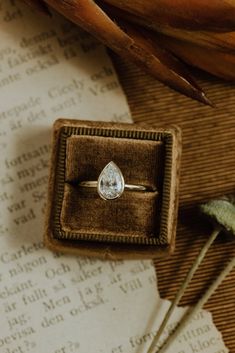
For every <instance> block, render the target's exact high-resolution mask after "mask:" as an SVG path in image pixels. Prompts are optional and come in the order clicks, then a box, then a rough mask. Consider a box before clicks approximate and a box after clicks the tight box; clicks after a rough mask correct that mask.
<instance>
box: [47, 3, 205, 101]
mask: <svg viewBox="0 0 235 353" xmlns="http://www.w3.org/2000/svg"><path fill="white" fill-rule="evenodd" d="M45 1H46V3H47V4H48V5H50V6H51V7H53V8H54V9H55V10H57V11H58V12H60V13H62V14H63V15H64V16H66V17H67V18H68V19H69V20H71V21H72V22H74V23H76V24H78V25H80V26H81V27H82V28H84V29H85V30H87V31H89V32H90V33H91V34H92V35H94V36H95V37H96V38H98V39H99V40H100V41H102V42H103V43H104V44H105V45H107V46H109V47H110V48H111V49H113V50H114V51H115V52H117V53H118V54H119V55H121V56H123V57H124V58H126V59H129V60H130V61H132V62H134V63H135V64H137V65H138V66H140V67H141V68H142V69H144V70H145V71H147V72H148V73H150V74H152V75H153V76H154V77H156V78H157V79H158V80H160V81H161V82H164V83H166V84H167V85H168V86H170V87H172V88H174V89H176V90H178V91H179V92H181V93H183V94H185V95H187V96H189V97H191V98H194V99H197V100H198V101H200V102H203V103H204V104H211V103H210V101H209V100H208V99H207V97H206V96H205V94H204V92H203V91H202V90H201V89H200V88H199V87H198V86H197V84H196V83H195V81H194V80H193V78H192V77H191V76H190V74H189V73H188V72H187V70H186V69H185V68H184V67H183V65H181V64H180V63H179V62H178V61H177V60H176V59H175V58H174V57H173V56H172V55H170V54H169V53H167V51H166V50H162V49H161V48H160V47H158V46H157V45H156V44H154V42H153V41H151V39H150V38H149V39H148V38H147V35H144V34H143V33H144V32H143V31H142V32H141V31H140V32H139V30H136V29H134V27H132V26H131V25H127V24H126V25H125V30H126V32H127V33H125V32H124V31H123V30H122V29H121V28H120V27H119V26H118V25H117V24H116V23H114V22H113V21H112V20H111V19H110V18H109V17H108V16H107V15H106V13H105V12H104V11H103V10H102V9H101V8H100V7H99V6H98V5H97V4H95V3H94V2H93V1H91V0H80V1H79V2H78V1H75V0H67V1H65V0H61V1H56V0H45Z"/></svg>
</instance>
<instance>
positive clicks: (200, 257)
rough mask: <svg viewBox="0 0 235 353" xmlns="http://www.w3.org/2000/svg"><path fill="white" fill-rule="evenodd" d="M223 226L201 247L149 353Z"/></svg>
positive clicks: (149, 351) (149, 350) (149, 352)
mask: <svg viewBox="0 0 235 353" xmlns="http://www.w3.org/2000/svg"><path fill="white" fill-rule="evenodd" d="M220 231H221V228H219V227H218V228H216V229H215V230H214V231H213V232H212V233H211V235H210V237H209V239H208V240H207V242H206V244H205V245H204V246H203V248H202V249H201V251H200V253H199V255H198V256H197V258H196V260H195V261H194V263H193V265H192V267H191V268H190V270H189V272H188V274H187V276H186V277H185V279H184V281H183V283H182V285H181V287H180V289H179V290H178V292H177V293H176V296H175V298H174V300H173V302H172V303H171V306H170V308H169V309H168V311H167V313H166V315H165V317H164V319H163V322H162V324H161V326H160V328H159V330H158V332H157V335H156V336H155V337H154V340H153V341H152V343H151V346H150V347H149V349H148V352H147V353H151V352H152V351H153V349H154V347H155V346H156V345H157V343H158V341H159V338H160V336H161V335H162V333H163V331H164V329H165V327H166V325H167V324H168V322H169V320H170V318H171V315H172V313H173V311H174V309H175V308H176V306H177V305H178V304H179V302H180V299H181V298H182V296H183V295H184V293H185V290H186V288H187V287H188V285H189V283H190V282H191V280H192V278H193V276H194V273H195V272H196V271H197V269H198V267H199V266H200V264H201V262H202V261H203V259H204V257H205V255H206V253H207V251H208V250H209V248H210V246H211V244H212V243H213V242H214V240H215V239H216V237H217V236H218V234H219V233H220Z"/></svg>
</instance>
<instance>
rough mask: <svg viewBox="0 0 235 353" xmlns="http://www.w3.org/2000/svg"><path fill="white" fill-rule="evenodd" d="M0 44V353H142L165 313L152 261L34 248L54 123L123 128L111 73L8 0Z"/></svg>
mask: <svg viewBox="0 0 235 353" xmlns="http://www.w3.org/2000/svg"><path fill="white" fill-rule="evenodd" d="M0 36H1V41H0V104H1V105H0V151H1V154H0V163H1V168H0V317H1V320H0V352H1V353H26V352H35V353H41V352H46V353H47V352H48V353H49V352H50V353H71V352H82V353H84V352H86V353H122V352H125V353H126V352H136V353H137V352H140V350H141V351H142V350H143V349H146V347H147V346H148V345H149V344H150V340H151V339H152V336H153V332H154V330H155V329H156V323H155V320H156V318H158V324H159V319H160V318H161V317H162V312H163V311H164V310H166V306H167V302H166V301H163V300H161V299H160V297H159V294H158V291H157V283H156V274H155V270H154V267H153V265H152V262H151V261H115V262H112V261H101V260H97V259H93V258H86V257H75V256H68V255H63V254H59V253H52V252H50V251H49V250H47V249H45V248H44V246H43V243H42V235H43V223H44V212H45V204H46V196H47V181H48V161H49V156H50V149H51V146H50V141H51V130H52V124H53V122H54V120H55V119H57V118H59V117H68V118H72V117H73V118H79V119H92V120H103V121H109V120H112V121H120V122H125V121H126V122H130V121H131V118H130V112H129V108H128V105H127V101H126V98H125V96H124V94H123V92H122V89H121V87H120V85H119V82H118V79H117V76H116V74H115V71H114V68H113V66H112V64H111V62H110V60H109V58H108V56H107V54H106V51H105V49H104V48H103V46H101V45H100V44H99V43H98V42H97V41H95V40H94V39H93V38H91V37H90V36H89V35H88V34H86V33H84V32H83V31H81V30H79V29H77V28H76V27H75V26H73V25H71V24H70V23H68V22H67V21H65V20H64V19H62V18H61V17H60V16H57V15H54V16H53V18H50V17H46V16H43V15H41V14H39V13H34V12H31V10H29V9H28V8H27V7H26V6H25V5H24V4H22V3H20V2H16V1H14V0H11V1H10V0H6V1H0ZM94 157H95V156H94ZM154 323H155V324H154ZM154 325H155V326H154ZM211 325H212V324H211ZM213 332H214V331H213ZM192 337H193V336H192ZM198 339H199V338H198ZM203 339H204V338H203ZM188 340H189V339H188ZM186 341H187V339H183V340H182V342H183V344H184V342H186ZM182 342H181V346H182ZM200 342H202V341H200ZM200 347H201V346H200ZM178 351H179V353H183V352H184V351H183V349H181V348H180V350H178ZM178 351H175V352H178ZM186 351H187V350H186ZM191 351H192V353H194V352H195V353H196V352H199V351H200V352H201V351H202V350H196V348H195V350H191ZM189 352H190V351H189V350H188V351H187V353H189ZM203 352H204V351H203ZM205 352H214V353H215V352H217V353H218V351H215V350H213V349H211V350H207V351H205ZM220 352H221V353H222V352H225V351H222V350H220Z"/></svg>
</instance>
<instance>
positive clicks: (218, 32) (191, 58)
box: [25, 0, 235, 104]
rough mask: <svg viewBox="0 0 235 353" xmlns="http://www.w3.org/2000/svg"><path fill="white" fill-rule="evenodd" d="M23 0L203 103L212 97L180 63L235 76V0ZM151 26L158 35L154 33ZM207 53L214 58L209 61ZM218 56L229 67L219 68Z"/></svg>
mask: <svg viewBox="0 0 235 353" xmlns="http://www.w3.org/2000/svg"><path fill="white" fill-rule="evenodd" d="M25 1H26V2H27V3H28V4H31V5H32V6H34V7H36V8H39V9H40V10H41V11H42V10H43V11H44V12H45V11H46V12H47V13H48V12H49V10H48V8H50V7H51V8H53V9H55V10H56V11H58V12H59V13H61V14H62V15H64V16H65V17H66V18H67V19H69V20H70V21H72V22H73V23H75V24H77V25H79V26H81V27H82V28H83V29H85V30H87V31H88V32H90V33H91V34H92V35H93V36H95V37H96V38H97V39H99V40H100V41H102V42H103V43H104V44H105V45H107V46H108V47H110V48H111V49H113V50H114V51H115V52H116V53H118V54H119V55H121V56H123V57H124V58H125V59H128V60H130V61H132V62H134V63H135V64H137V65H138V66H140V67H141V68H142V69H143V70H145V71H146V72H148V73H150V74H151V75H153V76H154V77H155V78H157V79H158V80H159V81H161V82H163V83H165V84H166V85H168V86H169V87H171V88H173V89H175V90H177V91H179V92H181V93H183V94H185V95H186V96H189V97H191V98H194V99H196V100H198V101H200V102H203V103H204V104H210V101H209V99H208V98H207V97H206V95H205V93H204V92H203V91H202V89H201V88H200V87H199V86H198V85H197V84H196V82H195V80H194V78H193V77H192V75H191V74H190V72H189V70H188V69H187V67H186V66H185V64H184V63H183V61H184V62H186V63H189V64H190V65H194V66H197V67H199V68H203V69H204V70H206V71H208V72H210V73H213V74H215V75H217V76H220V77H223V78H226V79H234V78H235V67H234V57H233V55H235V54H233V51H234V53H235V0H226V1H225V0H220V1H219V0H217V1H213V2H205V1H202V0H192V1H188V0H151V1H150V0H133V1H124V0H97V1H93V0H25ZM133 23H137V25H136V24H133ZM144 28H145V29H144ZM146 28H147V30H146ZM149 28H151V29H154V31H155V32H156V31H157V32H158V33H161V34H159V35H157V37H155V35H154V34H153V31H152V30H149ZM166 35H167V36H166ZM161 36H162V37H161ZM169 36H170V37H171V38H170V37H169ZM164 37H165V38H166V39H167V41H166V45H164ZM156 38H157V39H156ZM175 38H176V39H175ZM174 41H175V43H174ZM211 54H212V55H214V54H215V55H216V56H215V57H216V58H218V60H215V61H214V62H213V65H212V55H211ZM207 56H208V57H207ZM177 58H178V59H177ZM179 59H180V60H181V61H179ZM219 60H223V62H224V63H227V64H228V66H227V67H224V68H220V69H219V64H218V62H219ZM229 70H230V71H231V73H229Z"/></svg>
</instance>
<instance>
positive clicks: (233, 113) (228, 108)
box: [112, 56, 235, 352]
mask: <svg viewBox="0 0 235 353" xmlns="http://www.w3.org/2000/svg"><path fill="white" fill-rule="evenodd" d="M112 57H113V60H114V64H115V67H116V69H117V71H118V73H119V77H120V81H121V83H122V86H123V88H124V90H125V92H126V94H127V97H128V101H129V104H130V108H131V111H132V114H133V118H134V121H135V122H138V123H141V122H144V123H148V124H156V123H157V124H159V125H165V124H177V125H179V126H180V127H181V129H182V131H183V155H182V169H181V190H180V212H179V225H178V230H177V244H176V250H175V253H174V255H173V256H172V257H171V258H168V259H166V260H163V261H159V262H157V263H156V268H157V273H158V285H159V289H160V292H161V296H162V297H163V298H168V299H172V298H173V297H174V294H175V293H176V291H177V289H178V288H179V286H180V284H181V282H182V280H183V278H184V276H185V274H186V272H187V270H188V269H189V267H190V265H191V263H192V262H193V259H194V258H195V256H196V255H197V253H198V251H199V249H200V248H201V246H202V244H203V243H204V242H205V240H206V237H207V236H208V234H209V232H210V231H211V228H210V226H209V225H208V223H207V222H205V221H204V220H202V218H201V217H200V215H199V214H198V211H197V205H198V204H199V203H201V202H203V201H206V200H208V199H210V198H214V197H216V196H220V195H224V194H228V193H232V192H233V193H234V192H235V190H234V186H235V85H233V84H230V83H224V82H222V81H221V80H218V79H215V78H212V77H209V76H206V75H202V73H197V77H198V78H199V83H200V84H201V86H202V87H203V88H204V89H205V91H206V92H207V94H208V96H209V98H210V99H211V100H212V101H213V102H214V104H215V105H216V108H211V107H205V106H203V105H201V104H199V103H197V102H194V101H192V100H190V99H188V98H185V97H183V96H181V95H180V94H177V93H175V92H173V91H171V90H170V89H168V88H167V87H164V86H163V85H162V84H160V83H159V82H157V81H156V80H154V79H153V78H151V77H149V76H147V75H145V74H144V73H142V72H140V70H139V69H137V68H135V67H134V66H133V65H131V64H128V63H126V62H125V61H123V60H121V59H119V58H117V57H116V56H112ZM232 255H235V242H231V241H228V239H225V237H224V236H220V237H219V239H218V240H217V241H216V242H215V243H214V244H213V246H212V248H211V249H210V251H209V253H208V255H207V257H206V259H205V261H204V262H203V264H202V265H201V267H200V269H199V270H198V272H197V274H196V276H195V277H194V279H193V281H192V283H191V285H190V288H189V289H188V290H187V292H186V294H185V296H184V298H183V299H182V301H181V305H186V304H194V303H195V302H196V301H197V300H198V299H199V297H200V296H201V295H202V293H204V291H205V289H206V288H207V287H208V286H209V285H210V284H211V282H212V281H213V279H215V277H216V276H217V275H218V274H219V271H220V270H221V269H222V268H223V267H224V266H225V264H226V263H227V260H228V258H229V257H230V256H232ZM205 308H206V309H208V310H210V311H211V312H212V314H213V318H214V322H215V324H216V325H217V327H218V329H219V330H220V331H221V332H222V335H223V338H224V341H225V343H226V345H227V347H228V348H229V350H230V352H235V270H234V271H233V272H232V273H231V274H230V275H229V276H228V277H227V279H226V280H225V281H224V282H223V284H222V286H221V287H219V289H218V290H217V291H216V293H215V294H214V295H213V297H212V298H211V299H210V300H209V302H208V303H207V305H206V307H205Z"/></svg>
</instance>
